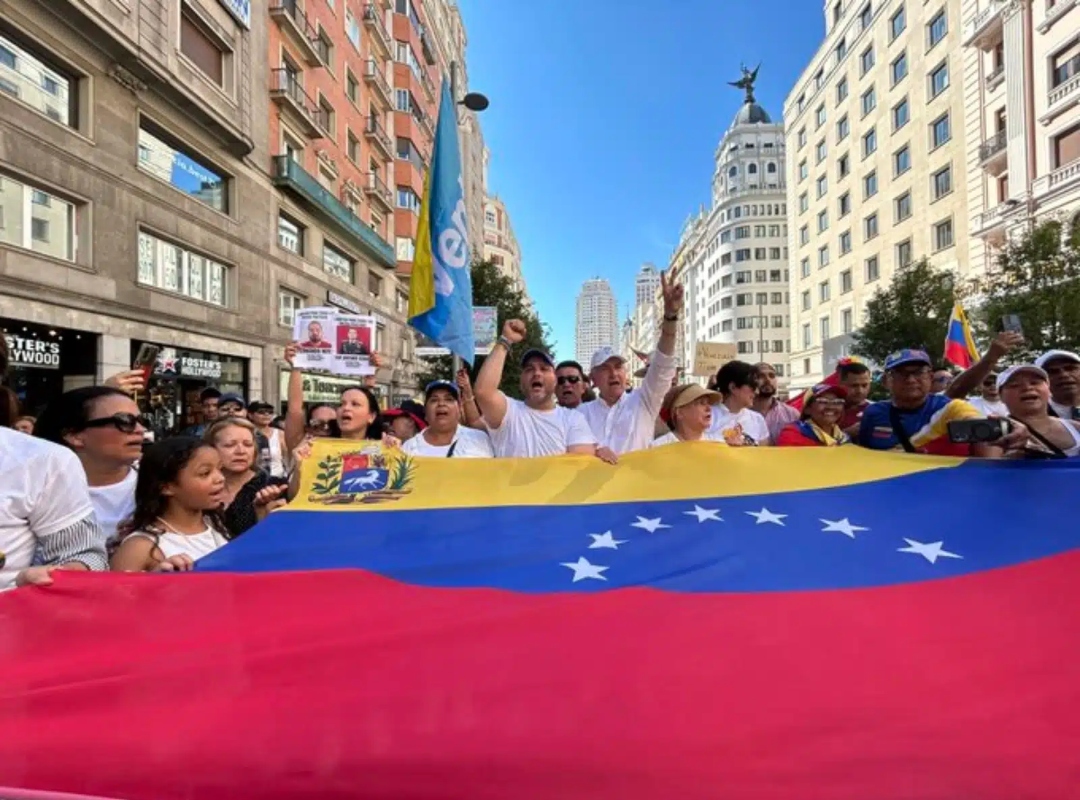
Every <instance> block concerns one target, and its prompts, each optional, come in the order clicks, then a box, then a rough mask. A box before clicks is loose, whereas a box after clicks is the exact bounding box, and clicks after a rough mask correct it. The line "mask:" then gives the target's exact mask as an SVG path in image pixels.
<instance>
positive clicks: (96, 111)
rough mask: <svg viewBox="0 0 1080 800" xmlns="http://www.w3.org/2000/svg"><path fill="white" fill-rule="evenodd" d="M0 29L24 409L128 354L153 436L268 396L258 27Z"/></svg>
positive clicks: (262, 45)
mask: <svg viewBox="0 0 1080 800" xmlns="http://www.w3.org/2000/svg"><path fill="white" fill-rule="evenodd" d="M0 20H2V24H0V328H2V329H3V332H4V334H5V336H6V337H7V339H8V342H9V344H10V345H11V350H12V355H13V361H14V363H15V365H16V366H15V369H14V371H13V373H12V374H11V375H9V376H8V380H9V382H10V383H11V384H12V385H13V386H14V388H15V390H16V392H17V393H18V394H19V395H20V399H21V400H22V401H23V403H24V405H25V406H26V409H27V411H28V412H29V413H36V412H37V411H38V410H40V406H41V405H42V404H43V403H44V402H46V401H47V400H49V399H51V398H53V397H55V396H56V395H57V394H58V393H60V392H61V391H64V390H67V389H71V388H74V387H78V386H83V385H89V384H93V383H96V382H100V381H101V380H102V379H104V378H105V377H107V376H109V375H111V374H113V373H116V372H118V371H121V370H125V369H128V368H130V366H131V364H132V359H133V356H134V355H135V353H136V352H137V351H138V348H139V346H140V345H141V344H142V343H143V342H149V343H152V344H155V345H158V346H159V347H161V348H162V351H161V360H160V361H159V371H158V380H157V381H156V382H155V387H154V391H155V404H154V407H153V409H152V410H153V412H154V414H155V415H156V416H157V417H158V421H159V422H160V424H162V425H163V426H166V427H168V426H173V425H182V424H185V423H186V422H188V421H190V420H191V417H192V415H193V414H194V412H195V404H194V402H193V400H194V399H195V398H197V395H198V391H199V389H200V388H201V387H204V386H206V385H207V384H211V385H217V386H219V387H221V388H223V389H229V390H235V391H240V392H242V393H244V394H245V395H246V396H248V397H253V398H254V397H259V398H266V399H268V400H275V399H277V390H276V386H275V384H274V378H275V376H276V367H274V365H273V361H274V359H275V358H277V357H279V353H280V347H279V346H278V342H279V341H280V337H279V335H278V332H277V330H276V326H275V325H274V318H273V314H272V311H270V309H272V308H273V307H274V304H275V302H276V299H275V295H274V288H273V280H272V278H271V272H272V270H268V268H267V266H266V264H267V260H268V257H269V255H270V253H269V242H270V240H271V238H272V235H273V232H272V229H271V227H270V220H271V218H272V211H271V209H272V189H271V187H270V182H269V178H268V176H267V173H266V169H265V168H264V167H263V166H262V165H263V164H267V165H268V164H269V157H270V154H271V152H272V148H271V146H270V142H269V140H268V137H267V133H266V123H265V121H266V117H267V114H268V113H269V108H270V106H271V103H272V97H271V89H270V83H269V73H268V70H267V66H266V39H267V27H268V24H269V18H268V17H266V16H265V15H263V16H259V17H257V18H256V17H250V18H249V17H248V16H247V15H246V14H244V13H242V12H241V11H239V10H237V8H236V4H227V3H220V2H217V0H183V1H182V2H179V1H173V2H166V0H126V2H123V3H117V2H114V0H48V1H47V2H46V0H0ZM147 410H150V409H147Z"/></svg>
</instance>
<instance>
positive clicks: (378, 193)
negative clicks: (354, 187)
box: [366, 172, 394, 210]
mask: <svg viewBox="0 0 1080 800" xmlns="http://www.w3.org/2000/svg"><path fill="white" fill-rule="evenodd" d="M366 188H367V192H368V194H370V195H372V196H373V197H375V198H376V199H377V200H381V201H382V204H383V205H384V206H385V207H386V209H387V210H390V209H392V208H393V207H394V196H393V195H392V194H390V188H389V187H388V186H387V185H386V184H385V183H384V182H383V179H382V178H380V177H379V176H378V174H376V173H374V172H369V173H368V183H367V187H366Z"/></svg>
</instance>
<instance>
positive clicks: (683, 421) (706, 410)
mask: <svg viewBox="0 0 1080 800" xmlns="http://www.w3.org/2000/svg"><path fill="white" fill-rule="evenodd" d="M719 402H720V394H719V393H718V392H713V391H710V390H709V389H705V388H703V387H702V386H699V385H698V384H696V383H683V384H680V385H679V386H676V387H675V388H674V389H672V390H670V391H669V392H668V393H667V396H666V397H665V398H664V404H663V407H662V408H661V411H660V416H661V418H662V419H664V420H665V421H666V422H667V424H668V427H669V428H671V430H670V431H669V432H668V433H666V434H664V435H663V436H661V437H659V438H657V439H654V440H653V443H652V445H651V446H652V447H662V446H663V445H666V444H675V443H676V442H718V443H720V444H724V434H723V433H722V432H720V431H712V430H710V427H711V425H712V415H713V406H714V405H716V404H717V403H719Z"/></svg>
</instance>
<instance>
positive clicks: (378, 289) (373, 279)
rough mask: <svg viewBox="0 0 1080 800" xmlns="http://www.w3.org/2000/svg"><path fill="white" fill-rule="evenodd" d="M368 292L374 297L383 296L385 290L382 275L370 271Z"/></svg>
mask: <svg viewBox="0 0 1080 800" xmlns="http://www.w3.org/2000/svg"><path fill="white" fill-rule="evenodd" d="M367 285H368V293H369V294H370V295H371V296H372V297H381V296H382V291H383V279H382V277H381V276H379V275H376V274H375V273H374V272H369V273H368V276H367Z"/></svg>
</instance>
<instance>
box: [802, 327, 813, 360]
mask: <svg viewBox="0 0 1080 800" xmlns="http://www.w3.org/2000/svg"><path fill="white" fill-rule="evenodd" d="M813 342H814V340H813V339H812V338H811V336H810V323H809V322H808V323H806V324H805V325H803V326H802V346H803V348H807V347H810V346H811V345H812V344H813ZM806 363H807V364H809V363H810V360H809V359H807V361H806ZM804 366H805V365H804ZM806 371H807V372H809V371H810V370H809V369H807V370H806Z"/></svg>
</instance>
